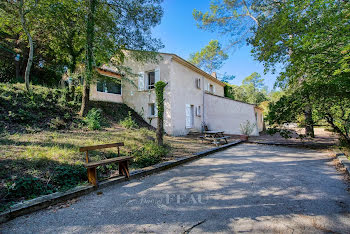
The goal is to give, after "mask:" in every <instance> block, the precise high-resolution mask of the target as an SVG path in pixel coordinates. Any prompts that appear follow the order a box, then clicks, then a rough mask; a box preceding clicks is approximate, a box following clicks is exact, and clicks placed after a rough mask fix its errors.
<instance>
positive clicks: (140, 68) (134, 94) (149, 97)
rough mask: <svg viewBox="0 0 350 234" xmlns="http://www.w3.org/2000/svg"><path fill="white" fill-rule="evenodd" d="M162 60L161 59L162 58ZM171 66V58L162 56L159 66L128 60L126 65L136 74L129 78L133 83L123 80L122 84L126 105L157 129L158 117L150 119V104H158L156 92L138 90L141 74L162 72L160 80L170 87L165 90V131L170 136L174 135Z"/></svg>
mask: <svg viewBox="0 0 350 234" xmlns="http://www.w3.org/2000/svg"><path fill="white" fill-rule="evenodd" d="M160 59H161V58H160ZM170 64H171V56H167V55H162V59H161V60H160V61H159V63H158V64H154V63H144V64H141V63H139V62H135V61H132V60H127V61H126V62H125V65H126V66H128V67H129V68H131V70H132V72H133V73H134V74H136V76H134V77H127V79H129V80H131V81H132V82H133V83H134V84H132V83H131V82H128V81H125V80H123V82H122V89H123V91H122V94H123V100H124V103H125V104H127V105H128V106H129V107H131V108H133V109H134V110H135V111H136V112H137V113H139V115H140V116H142V117H143V118H144V119H145V120H146V121H147V122H148V123H150V124H151V125H152V126H153V127H157V121H158V118H157V117H151V118H150V117H149V113H148V105H149V104H150V103H156V96H155V90H154V89H152V90H144V91H139V90H138V87H137V86H138V77H137V74H138V73H139V72H146V71H150V70H154V69H159V70H160V80H162V81H164V82H168V85H167V86H166V87H165V90H164V99H165V100H164V130H165V132H166V133H168V134H172V133H173V132H172V125H171V119H172V116H171V103H170V100H171V92H170V89H171V85H172V84H171V82H170V76H169V73H170Z"/></svg>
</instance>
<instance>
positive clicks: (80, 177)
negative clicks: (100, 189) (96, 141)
mask: <svg viewBox="0 0 350 234" xmlns="http://www.w3.org/2000/svg"><path fill="white" fill-rule="evenodd" d="M85 180H87V176H86V169H85V168H84V167H83V166H68V165H64V166H59V167H57V168H56V169H55V173H54V176H53V178H52V182H53V184H54V185H55V186H58V187H60V188H61V189H63V190H65V189H69V188H72V187H74V186H76V185H77V184H79V183H81V182H83V181H85Z"/></svg>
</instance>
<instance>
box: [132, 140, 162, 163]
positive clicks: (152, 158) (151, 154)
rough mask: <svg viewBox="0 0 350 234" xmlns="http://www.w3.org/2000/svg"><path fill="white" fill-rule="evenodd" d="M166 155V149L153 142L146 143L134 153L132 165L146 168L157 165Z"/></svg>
mask: <svg viewBox="0 0 350 234" xmlns="http://www.w3.org/2000/svg"><path fill="white" fill-rule="evenodd" d="M167 153H168V149H167V148H165V147H164V146H159V145H157V144H155V143H153V142H150V143H146V144H145V145H144V146H143V147H142V149H140V150H137V151H135V152H134V154H133V155H134V162H133V163H134V164H136V166H137V167H148V166H151V165H154V164H157V163H159V162H160V161H161V160H162V157H164V156H165V155H166V154H167Z"/></svg>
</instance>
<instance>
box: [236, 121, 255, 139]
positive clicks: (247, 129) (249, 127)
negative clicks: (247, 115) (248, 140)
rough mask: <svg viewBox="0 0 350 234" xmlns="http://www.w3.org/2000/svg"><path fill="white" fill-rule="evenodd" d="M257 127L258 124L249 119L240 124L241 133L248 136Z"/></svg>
mask: <svg viewBox="0 0 350 234" xmlns="http://www.w3.org/2000/svg"><path fill="white" fill-rule="evenodd" d="M255 128H256V124H255V123H254V124H252V123H250V121H249V120H247V121H246V122H245V123H241V124H240V129H241V133H242V134H243V135H246V136H249V135H250V134H252V133H253V131H254V129H255Z"/></svg>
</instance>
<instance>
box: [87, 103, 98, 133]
mask: <svg viewBox="0 0 350 234" xmlns="http://www.w3.org/2000/svg"><path fill="white" fill-rule="evenodd" d="M84 122H85V123H86V124H87V126H88V129H90V130H99V129H101V124H102V110H101V109H96V108H92V109H91V110H90V111H89V112H88V114H87V115H86V117H85V119H84Z"/></svg>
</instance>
